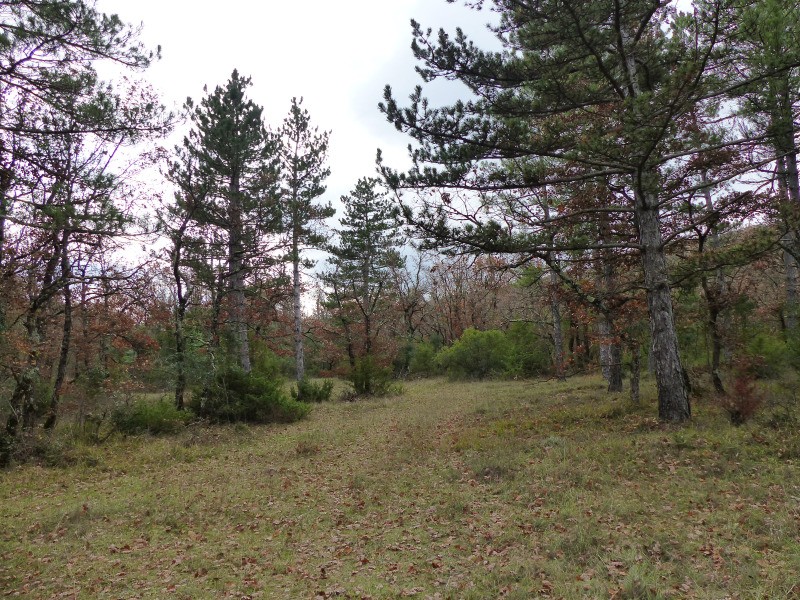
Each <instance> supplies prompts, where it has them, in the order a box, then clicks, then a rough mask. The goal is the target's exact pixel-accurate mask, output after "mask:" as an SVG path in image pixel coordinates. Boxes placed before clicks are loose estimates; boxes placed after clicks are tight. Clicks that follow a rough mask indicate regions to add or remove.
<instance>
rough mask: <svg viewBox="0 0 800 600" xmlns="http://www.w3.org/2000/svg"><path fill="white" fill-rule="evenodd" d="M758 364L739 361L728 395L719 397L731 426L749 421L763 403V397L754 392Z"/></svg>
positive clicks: (743, 360) (756, 391) (745, 360)
mask: <svg viewBox="0 0 800 600" xmlns="http://www.w3.org/2000/svg"><path fill="white" fill-rule="evenodd" d="M757 368H758V363H757V362H753V361H750V360H747V359H740V360H739V361H738V362H737V364H736V369H735V371H736V376H735V378H734V380H733V386H732V389H731V390H730V392H729V393H727V394H725V395H722V396H720V398H719V404H720V406H721V407H722V409H723V410H724V411H725V412H727V413H728V417H730V420H731V424H733V425H736V426H739V425H742V424H743V423H745V422H747V421H749V420H750V419H751V418H752V417H753V416H754V415H755V414H756V412H758V409H759V408H761V405H762V404H763V403H764V395H763V394H762V393H760V392H759V391H758V390H756V384H755V372H756V370H757Z"/></svg>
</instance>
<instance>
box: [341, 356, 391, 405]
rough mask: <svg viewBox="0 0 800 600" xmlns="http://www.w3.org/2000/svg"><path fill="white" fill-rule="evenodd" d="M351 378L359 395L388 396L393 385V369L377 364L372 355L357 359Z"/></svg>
mask: <svg viewBox="0 0 800 600" xmlns="http://www.w3.org/2000/svg"><path fill="white" fill-rule="evenodd" d="M349 379H350V383H352V384H353V389H354V390H355V392H356V394H358V395H359V396H386V395H387V394H388V393H389V391H390V388H391V385H392V374H391V371H390V370H389V369H387V368H386V367H382V366H380V365H379V364H377V363H376V362H375V359H374V358H372V357H371V356H365V357H363V358H360V359H358V360H356V366H355V368H354V369H353V370H352V371H351V372H350V376H349Z"/></svg>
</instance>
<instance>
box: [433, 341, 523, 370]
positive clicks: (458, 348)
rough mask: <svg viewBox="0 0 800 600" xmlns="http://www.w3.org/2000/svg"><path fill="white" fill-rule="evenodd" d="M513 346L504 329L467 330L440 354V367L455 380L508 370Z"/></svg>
mask: <svg viewBox="0 0 800 600" xmlns="http://www.w3.org/2000/svg"><path fill="white" fill-rule="evenodd" d="M513 353H514V349H513V347H512V345H511V343H510V342H509V341H508V339H507V338H506V336H505V334H504V333H503V332H502V331H498V330H496V329H492V330H489V331H477V330H475V329H467V330H466V331H465V332H464V335H462V336H461V338H460V339H459V340H458V341H456V342H455V343H454V344H453V345H452V346H450V347H449V348H445V349H444V350H442V351H441V352H440V353H439V355H438V360H439V364H440V365H441V368H442V369H443V370H444V371H445V372H446V373H447V374H448V376H450V377H451V378H453V379H486V378H487V377H494V376H498V375H503V374H505V373H507V372H508V370H509V366H510V364H511V358H512V356H513Z"/></svg>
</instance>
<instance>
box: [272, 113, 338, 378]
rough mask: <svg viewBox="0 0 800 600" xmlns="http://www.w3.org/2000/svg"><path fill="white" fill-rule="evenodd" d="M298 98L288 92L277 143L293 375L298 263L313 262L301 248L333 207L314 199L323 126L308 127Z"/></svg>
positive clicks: (319, 241)
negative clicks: (291, 315) (289, 98)
mask: <svg viewBox="0 0 800 600" xmlns="http://www.w3.org/2000/svg"><path fill="white" fill-rule="evenodd" d="M302 103H303V99H302V98H301V99H300V100H299V101H298V100H297V98H292V105H291V108H290V110H289V115H288V116H287V117H286V119H284V122H283V126H282V127H281V130H280V136H281V142H282V148H281V154H280V156H281V182H282V191H281V197H282V202H281V209H282V213H283V220H284V229H285V231H286V232H287V234H288V236H289V244H290V251H289V260H290V261H291V263H292V297H293V309H294V349H295V367H296V368H295V371H296V377H297V381H298V382H299V381H302V380H303V377H304V376H305V363H304V357H303V313H302V304H301V293H302V281H301V271H300V267H301V266H304V267H306V268H308V267H311V266H313V263H311V262H309V261H303V258H302V253H303V250H304V249H306V248H309V247H311V248H318V247H320V246H322V245H323V243H324V241H325V239H326V238H325V236H324V235H322V233H321V231H320V227H321V226H323V221H324V220H325V219H327V218H328V217H332V216H333V215H334V213H335V211H334V209H333V207H331V205H330V203H329V204H315V203H314V201H315V199H316V198H318V197H320V196H321V195H322V194H324V193H325V185H324V183H323V182H324V181H325V179H326V178H327V177H328V176H329V175H330V169H329V168H328V167H327V166H326V162H327V158H328V138H329V133H328V132H325V131H323V132H321V133H320V132H319V131H318V129H317V128H316V127H314V128H312V127H311V119H310V117H309V114H308V111H307V110H306V109H304V108H302Z"/></svg>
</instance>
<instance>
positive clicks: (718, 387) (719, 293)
mask: <svg viewBox="0 0 800 600" xmlns="http://www.w3.org/2000/svg"><path fill="white" fill-rule="evenodd" d="M702 177H703V183H707V182H708V177H707V175H706V172H705V171H704V172H703V174H702ZM703 197H704V198H705V203H706V211H707V212H708V214H711V213H712V212H713V210H714V201H713V199H712V197H711V189H710V188H709V187H706V188H705V189H704V190H703ZM709 235H710V244H711V248H712V250H715V249H717V248H719V245H720V240H719V233H718V231H717V227H716V224H715V225H713V226H711V228H710V233H709ZM701 250H702V248H701ZM700 284H701V286H702V288H703V293H704V295H705V297H706V305H707V309H708V331H709V334H710V336H711V365H710V367H711V381H712V383H713V385H714V390H715V391H716V392H717V393H720V394H724V393H725V388H724V387H723V385H722V378H721V377H720V374H719V368H720V360H721V357H722V335H721V333H720V322H719V321H720V313H721V312H722V301H723V296H724V295H725V293H726V292H727V282H726V280H725V273H724V272H723V271H722V269H721V268H717V272H716V275H715V278H714V281H713V283H712V282H710V281H709V278H708V276H707V275H706V274H705V273H703V275H702V277H701V279H700Z"/></svg>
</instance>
